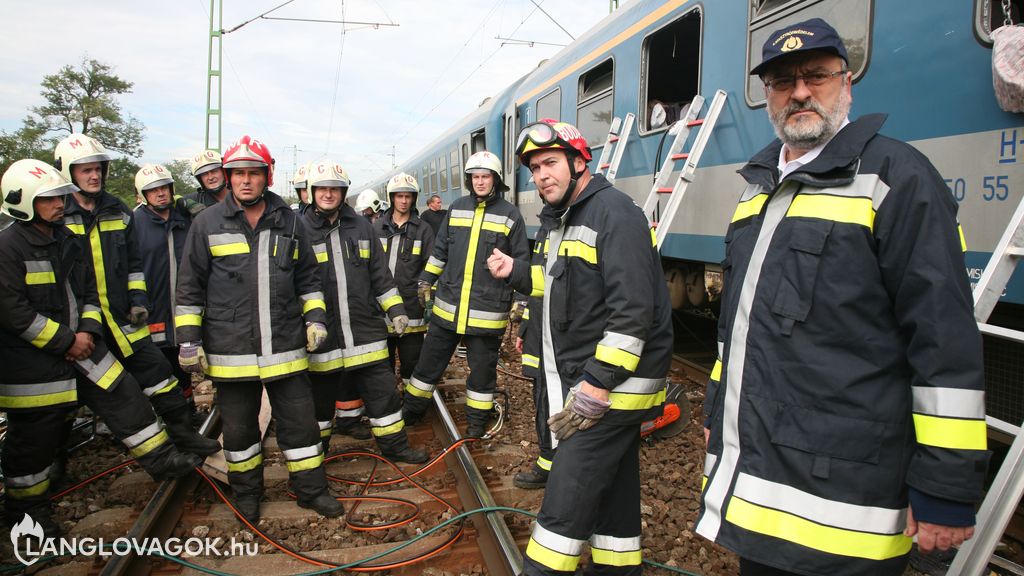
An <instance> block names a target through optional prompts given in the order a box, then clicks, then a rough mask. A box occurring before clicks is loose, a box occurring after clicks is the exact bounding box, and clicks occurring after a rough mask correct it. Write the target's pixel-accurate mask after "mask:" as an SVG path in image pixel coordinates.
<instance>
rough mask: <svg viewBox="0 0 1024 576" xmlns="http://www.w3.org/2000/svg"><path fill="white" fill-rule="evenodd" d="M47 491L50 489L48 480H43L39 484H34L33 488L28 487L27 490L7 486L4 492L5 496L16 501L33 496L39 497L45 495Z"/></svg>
mask: <svg viewBox="0 0 1024 576" xmlns="http://www.w3.org/2000/svg"><path fill="white" fill-rule="evenodd" d="M49 489H50V479H49V478H45V479H43V480H42V481H41V482H39V483H38V484H36V485H34V486H29V487H27V488H15V487H14V486H7V488H6V491H7V495H8V496H9V497H11V498H12V499H15V500H18V499H26V498H31V497H33V496H39V495H41V494H43V493H45V492H46V491H47V490H49Z"/></svg>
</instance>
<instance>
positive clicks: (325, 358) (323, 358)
mask: <svg viewBox="0 0 1024 576" xmlns="http://www.w3.org/2000/svg"><path fill="white" fill-rule="evenodd" d="M341 357H342V356H341V348H335V349H334V350H328V351H327V352H320V353H318V354H310V355H309V362H310V364H327V363H328V362H330V361H331V360H339V359H340V358H341Z"/></svg>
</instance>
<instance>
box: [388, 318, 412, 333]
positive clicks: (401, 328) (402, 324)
mask: <svg viewBox="0 0 1024 576" xmlns="http://www.w3.org/2000/svg"><path fill="white" fill-rule="evenodd" d="M391 324H392V325H393V326H394V327H395V334H398V335H399V336H401V335H402V334H405V329H406V328H408V327H409V317H408V316H406V315H405V314H399V315H398V316H395V317H394V318H392V319H391Z"/></svg>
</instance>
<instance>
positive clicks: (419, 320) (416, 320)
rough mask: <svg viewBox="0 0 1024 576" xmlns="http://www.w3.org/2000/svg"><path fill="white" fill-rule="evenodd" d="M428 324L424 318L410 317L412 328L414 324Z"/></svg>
mask: <svg viewBox="0 0 1024 576" xmlns="http://www.w3.org/2000/svg"><path fill="white" fill-rule="evenodd" d="M426 325H427V323H426V322H425V321H424V320H423V318H409V327H410V328H411V327H413V326H426Z"/></svg>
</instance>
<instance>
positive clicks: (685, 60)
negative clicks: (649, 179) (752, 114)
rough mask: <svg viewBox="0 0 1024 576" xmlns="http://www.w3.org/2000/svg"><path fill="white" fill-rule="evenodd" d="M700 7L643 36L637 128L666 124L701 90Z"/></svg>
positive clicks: (682, 112) (655, 127)
mask: <svg viewBox="0 0 1024 576" xmlns="http://www.w3.org/2000/svg"><path fill="white" fill-rule="evenodd" d="M700 45H701V11H700V8H699V7H698V8H695V9H693V10H690V11H689V12H687V13H686V14H684V15H683V16H681V17H680V18H678V19H676V20H675V21H674V22H672V23H671V24H669V25H667V26H665V27H663V28H661V29H660V30H657V31H655V32H653V33H652V34H651V35H650V36H648V37H647V38H645V39H644V44H643V51H642V52H641V58H642V59H643V62H642V64H641V67H640V70H641V77H640V84H641V87H640V97H641V98H642V100H641V102H644V103H646V106H641V107H640V113H641V114H642V115H643V117H642V118H640V132H641V133H644V132H650V131H654V130H660V129H664V128H667V127H668V126H670V125H671V124H672V123H673V122H675V121H676V120H678V119H679V118H682V117H683V116H685V115H686V111H687V109H688V108H689V105H690V102H691V101H692V100H693V97H694V96H695V95H697V94H698V93H699V92H700Z"/></svg>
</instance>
